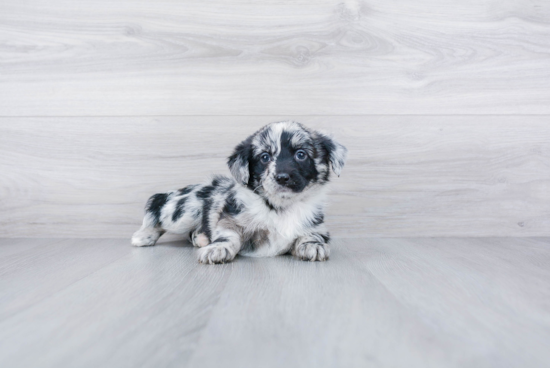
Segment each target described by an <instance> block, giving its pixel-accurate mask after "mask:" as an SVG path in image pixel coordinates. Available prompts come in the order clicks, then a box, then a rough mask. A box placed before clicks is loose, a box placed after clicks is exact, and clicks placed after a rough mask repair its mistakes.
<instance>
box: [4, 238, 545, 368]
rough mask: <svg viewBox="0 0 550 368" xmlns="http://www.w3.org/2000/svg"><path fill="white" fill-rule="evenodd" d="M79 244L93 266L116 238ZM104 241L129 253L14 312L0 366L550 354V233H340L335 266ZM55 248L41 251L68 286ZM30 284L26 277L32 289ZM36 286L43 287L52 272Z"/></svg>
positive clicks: (409, 360) (494, 359)
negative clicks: (213, 262) (207, 256)
mask: <svg viewBox="0 0 550 368" xmlns="http://www.w3.org/2000/svg"><path fill="white" fill-rule="evenodd" d="M27 242H29V243H33V242H35V241H34V240H32V239H27ZM65 242H66V243H73V245H72V249H79V252H80V253H81V257H84V256H85V258H86V259H88V260H89V262H92V263H93V262H97V260H100V259H102V258H104V257H105V256H104V253H105V252H106V248H105V247H102V246H97V247H88V248H83V247H80V248H79V242H80V240H76V239H73V240H70V239H66V240H65ZM103 242H104V243H103V244H105V245H109V246H110V247H112V248H116V249H119V250H122V251H124V253H125V255H124V256H123V257H121V258H119V259H118V260H116V261H114V262H112V263H110V264H107V265H105V266H103V267H101V268H98V270H97V271H95V272H93V273H90V274H88V275H86V276H85V277H83V278H81V279H80V280H77V281H76V282H73V283H71V284H70V285H65V286H64V287H63V288H60V290H59V291H58V292H55V293H53V294H50V295H49V296H48V297H46V298H43V299H42V300H40V301H38V302H37V303H35V304H34V305H31V306H29V307H28V308H25V309H24V310H22V311H20V312H19V313H17V314H14V315H12V316H10V317H9V318H7V319H4V320H2V321H0V366H2V367H15V368H18V367H29V366H32V367H60V366H70V367H98V366H101V367H107V368H108V367H136V366H140V367H159V366H162V367H176V366H177V367H195V366H200V367H210V366H220V365H223V366H224V367H228V368H231V367H247V366H252V367H258V366H261V367H275V366H277V367H280V366H285V367H306V366H315V367H340V366H341V367H364V366H374V367H390V366H391V367H423V368H425V367H437V368H441V367H464V366H469V367H498V368H502V367H504V368H506V367H545V366H546V365H547V363H548V361H549V360H550V353H549V352H548V349H546V347H547V346H548V345H549V344H550V313H549V311H548V303H549V302H550V291H549V289H548V285H549V283H550V267H549V265H550V238H461V239H459V238H386V239H382V238H378V239H376V238H356V239H336V240H335V244H334V247H333V253H332V255H331V259H330V260H329V261H328V262H325V263H309V262H302V261H298V260H296V259H294V258H292V257H290V256H281V257H276V258H265V259H253V258H244V257H237V259H236V260H235V261H234V262H232V263H230V264H225V265H221V266H208V265H198V264H197V263H196V254H195V250H194V249H193V248H192V247H191V246H190V245H188V244H186V243H183V242H164V243H161V244H159V245H158V246H155V247H150V248H132V247H129V246H128V245H127V244H126V242H125V241H123V240H114V239H113V240H103ZM37 243H38V242H37ZM52 247H54V248H55V245H52ZM49 248H50V247H38V248H36V249H35V252H36V253H37V256H38V257H39V258H42V259H44V261H45V262H46V263H47V264H50V266H51V267H50V268H51V270H50V272H52V273H53V274H56V275H57V276H56V277H57V281H58V283H59V284H60V285H62V284H64V282H65V281H64V279H63V272H61V271H55V270H54V266H55V265H56V264H55V262H56V261H55V258H54V257H49V256H48V254H50V253H51V250H49ZM0 250H1V247H0ZM67 252H70V250H67ZM41 255H43V257H41ZM73 256H76V255H73ZM4 262H5V258H3V257H1V256H0V265H3V264H4ZM57 266H59V264H57ZM58 268H59V267H58ZM34 272H35V271H34V269H33V268H31V267H24V268H22V269H21V273H22V274H25V273H26V274H28V275H30V276H32V274H33V273H34ZM20 280H23V278H20V279H19V280H15V281H14V282H13V283H12V286H13V287H16V286H18V285H19V286H21V287H24V286H25V285H24V283H21V281H20ZM35 284H36V287H35V288H34V289H32V290H29V291H28V292H29V293H30V294H37V293H40V290H41V287H50V286H48V285H51V279H48V277H45V278H43V279H35ZM3 304H5V301H0V306H2V305H3Z"/></svg>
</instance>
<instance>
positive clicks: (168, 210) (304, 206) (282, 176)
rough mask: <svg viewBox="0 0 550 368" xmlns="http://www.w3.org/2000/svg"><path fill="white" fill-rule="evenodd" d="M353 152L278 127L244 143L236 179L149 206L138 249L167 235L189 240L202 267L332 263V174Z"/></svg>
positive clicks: (232, 162) (234, 158)
mask: <svg viewBox="0 0 550 368" xmlns="http://www.w3.org/2000/svg"><path fill="white" fill-rule="evenodd" d="M346 156H347V149H346V148H345V147H344V146H342V145H341V144H339V143H337V142H336V141H335V140H334V139H332V138H330V137H328V136H327V135H325V134H322V133H319V132H316V131H313V130H310V129H307V128H306V127H304V126H303V125H301V124H299V123H296V122H292V121H285V122H277V123H272V124H269V125H266V126H265V127H263V128H261V129H260V130H258V131H257V132H256V133H254V134H252V135H251V136H250V137H248V138H247V139H246V140H244V141H243V142H241V143H240V144H239V145H238V146H237V147H236V148H235V150H234V152H233V154H232V155H231V156H230V157H229V159H228V161H227V164H228V165H229V169H230V171H231V174H232V175H233V178H228V177H224V176H216V177H214V179H213V180H212V181H210V182H208V183H206V184H202V185H201V184H195V185H189V186H187V187H185V188H182V189H179V190H175V191H171V192H168V193H159V194H155V195H153V196H152V197H151V198H149V200H148V202H147V204H146V206H145V217H144V219H143V225H142V226H141V228H140V229H139V230H138V231H137V232H136V233H135V234H134V235H133V237H132V244H133V245H135V246H148V245H155V243H156V241H157V240H158V238H159V237H160V236H161V235H162V234H163V233H165V232H166V231H169V232H172V233H177V234H189V236H190V240H191V242H192V243H193V245H195V246H197V247H200V250H199V262H201V263H209V264H214V263H224V262H229V261H231V260H232V259H233V258H235V256H236V255H237V254H242V255H247V256H253V257H269V256H276V255H279V254H284V253H288V252H291V253H292V254H293V255H294V256H296V257H298V258H299V259H302V260H305V261H325V260H327V259H328V257H329V253H330V251H329V241H330V237H329V233H328V232H327V230H326V228H325V226H324V224H323V221H324V214H323V210H324V202H325V197H326V193H327V184H328V182H329V180H330V177H331V171H330V169H331V168H332V171H334V173H335V174H336V175H338V176H339V175H340V172H341V170H342V168H343V167H344V163H345V160H346Z"/></svg>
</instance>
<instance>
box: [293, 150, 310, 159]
mask: <svg viewBox="0 0 550 368" xmlns="http://www.w3.org/2000/svg"><path fill="white" fill-rule="evenodd" d="M294 158H295V159H296V160H297V161H304V160H305V159H306V158H307V153H306V151H304V150H298V151H296V153H295V154H294Z"/></svg>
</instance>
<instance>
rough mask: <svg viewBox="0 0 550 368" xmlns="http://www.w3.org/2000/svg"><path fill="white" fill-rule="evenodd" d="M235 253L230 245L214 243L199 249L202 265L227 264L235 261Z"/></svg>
mask: <svg viewBox="0 0 550 368" xmlns="http://www.w3.org/2000/svg"><path fill="white" fill-rule="evenodd" d="M233 258H235V253H234V252H233V251H231V248H230V245H226V244H224V243H214V244H211V245H208V246H206V247H203V248H201V249H199V262H200V263H208V264H215V263H225V262H229V261H231V260H233Z"/></svg>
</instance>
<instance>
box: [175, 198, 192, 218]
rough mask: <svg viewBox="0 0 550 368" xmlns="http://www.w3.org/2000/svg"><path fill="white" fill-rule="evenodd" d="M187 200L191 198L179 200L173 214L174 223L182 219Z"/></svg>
mask: <svg viewBox="0 0 550 368" xmlns="http://www.w3.org/2000/svg"><path fill="white" fill-rule="evenodd" d="M187 198H189V197H188V196H187V197H183V198H181V199H180V200H178V203H177V204H176V210H175V211H174V213H173V214H172V221H174V222H176V221H178V220H179V219H180V217H181V216H182V215H183V214H184V213H185V202H186V201H187Z"/></svg>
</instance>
